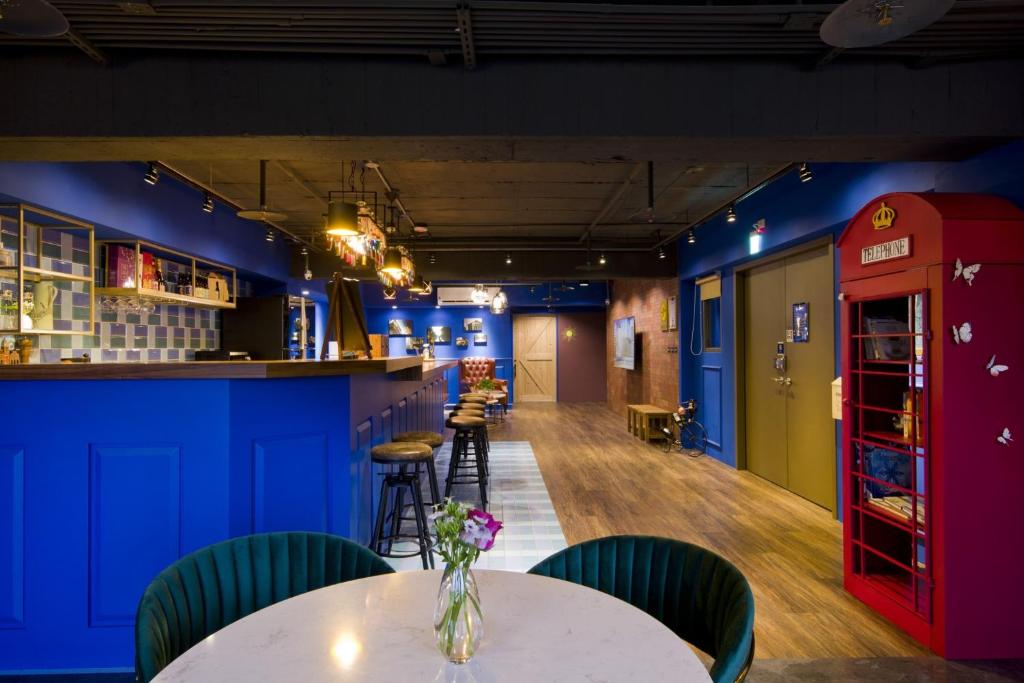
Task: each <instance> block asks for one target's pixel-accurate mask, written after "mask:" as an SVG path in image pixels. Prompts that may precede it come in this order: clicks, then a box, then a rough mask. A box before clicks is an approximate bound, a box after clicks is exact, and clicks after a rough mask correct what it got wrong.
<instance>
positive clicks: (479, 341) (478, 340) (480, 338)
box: [473, 333, 487, 346]
mask: <svg viewBox="0 0 1024 683" xmlns="http://www.w3.org/2000/svg"><path fill="white" fill-rule="evenodd" d="M473 345H474V346H487V335H486V334H483V333H477V334H474V335H473Z"/></svg>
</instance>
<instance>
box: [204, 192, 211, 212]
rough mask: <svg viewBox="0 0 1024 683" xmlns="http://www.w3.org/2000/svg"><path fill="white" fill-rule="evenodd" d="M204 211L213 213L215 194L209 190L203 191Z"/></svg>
mask: <svg viewBox="0 0 1024 683" xmlns="http://www.w3.org/2000/svg"><path fill="white" fill-rule="evenodd" d="M203 211H205V212H206V213H213V196H212V195H211V194H210V193H209V192H204V193H203Z"/></svg>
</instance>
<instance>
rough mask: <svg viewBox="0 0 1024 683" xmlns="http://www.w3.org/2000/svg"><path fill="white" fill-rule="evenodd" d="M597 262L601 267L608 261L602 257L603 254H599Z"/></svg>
mask: <svg viewBox="0 0 1024 683" xmlns="http://www.w3.org/2000/svg"><path fill="white" fill-rule="evenodd" d="M597 262H598V263H600V264H601V265H602V266H603V265H604V264H606V263H608V259H606V258H605V257H604V254H601V256H600V257H599V258H598V259H597Z"/></svg>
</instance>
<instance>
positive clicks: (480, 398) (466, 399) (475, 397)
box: [459, 394, 487, 404]
mask: <svg viewBox="0 0 1024 683" xmlns="http://www.w3.org/2000/svg"><path fill="white" fill-rule="evenodd" d="M459 400H460V401H462V402H463V403H481V404H483V403H487V396H485V395H484V394H459Z"/></svg>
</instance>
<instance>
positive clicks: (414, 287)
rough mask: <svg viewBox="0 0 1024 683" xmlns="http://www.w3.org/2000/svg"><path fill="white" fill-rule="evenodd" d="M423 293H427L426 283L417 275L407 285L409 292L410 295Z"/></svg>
mask: <svg viewBox="0 0 1024 683" xmlns="http://www.w3.org/2000/svg"><path fill="white" fill-rule="evenodd" d="M425 291H427V283H426V281H425V280H424V279H423V276H422V275H417V276H416V278H415V279H414V280H413V281H412V282H411V283H410V284H409V292H410V293H412V294H423V293H424V292H425Z"/></svg>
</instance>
